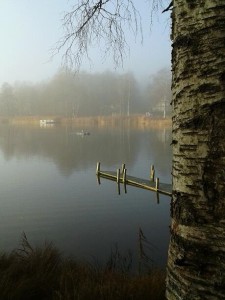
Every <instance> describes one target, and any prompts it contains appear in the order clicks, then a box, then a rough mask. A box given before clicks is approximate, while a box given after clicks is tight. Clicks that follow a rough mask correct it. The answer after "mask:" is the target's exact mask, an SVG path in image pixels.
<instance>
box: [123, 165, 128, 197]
mask: <svg viewBox="0 0 225 300" xmlns="http://www.w3.org/2000/svg"><path fill="white" fill-rule="evenodd" d="M123 186H124V191H125V194H126V193H127V169H124V170H123Z"/></svg>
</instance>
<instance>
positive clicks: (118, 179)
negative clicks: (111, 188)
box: [116, 169, 120, 184]
mask: <svg viewBox="0 0 225 300" xmlns="http://www.w3.org/2000/svg"><path fill="white" fill-rule="evenodd" d="M116 182H117V184H118V183H120V169H117V170H116Z"/></svg>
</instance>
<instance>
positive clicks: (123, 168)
mask: <svg viewBox="0 0 225 300" xmlns="http://www.w3.org/2000/svg"><path fill="white" fill-rule="evenodd" d="M124 170H125V164H122V168H121V173H122V175H123V173H124Z"/></svg>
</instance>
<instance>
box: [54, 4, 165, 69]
mask: <svg viewBox="0 0 225 300" xmlns="http://www.w3.org/2000/svg"><path fill="white" fill-rule="evenodd" d="M147 1H149V2H151V3H152V8H151V12H153V11H155V10H159V9H158V7H159V5H160V3H161V1H163V0H147ZM76 2H77V3H76V4H75V5H73V6H72V7H71V10H70V11H69V12H66V13H65V14H64V17H63V19H62V26H63V30H64V34H63V36H62V38H61V39H60V40H59V41H58V43H57V45H56V47H55V48H54V49H53V55H55V54H56V53H59V52H61V51H63V63H64V64H66V65H67V66H69V67H70V68H72V69H79V68H80V66H81V63H82V61H83V59H84V58H87V59H88V60H89V61H90V58H89V49H90V48H91V47H92V46H100V48H101V50H102V51H103V58H106V57H107V56H108V55H109V54H111V55H112V57H113V60H114V63H115V66H116V67H117V66H119V65H120V66H121V65H123V58H124V56H126V54H127V53H128V52H129V45H128V44H127V40H126V33H127V30H130V32H132V34H133V36H134V38H135V39H136V37H137V36H140V42H141V43H142V41H143V34H142V23H141V15H140V13H139V11H138V9H137V8H136V6H135V4H134V1H133V0H77V1H76ZM160 8H161V7H160ZM151 19H152V15H151Z"/></svg>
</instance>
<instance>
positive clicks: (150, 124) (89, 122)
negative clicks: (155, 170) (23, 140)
mask: <svg viewBox="0 0 225 300" xmlns="http://www.w3.org/2000/svg"><path fill="white" fill-rule="evenodd" d="M49 119H50V120H54V122H55V124H58V125H71V126H78V127H90V126H97V127H108V126H110V127H119V126H121V125H123V126H130V127H132V128H140V129H144V128H171V126H172V120H171V118H165V119H164V118H156V117H154V118H153V117H148V116H145V115H132V116H94V117H75V118H68V117H60V116H49V115H47V116H21V117H0V123H1V124H11V125H38V126H39V125H40V120H49Z"/></svg>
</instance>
